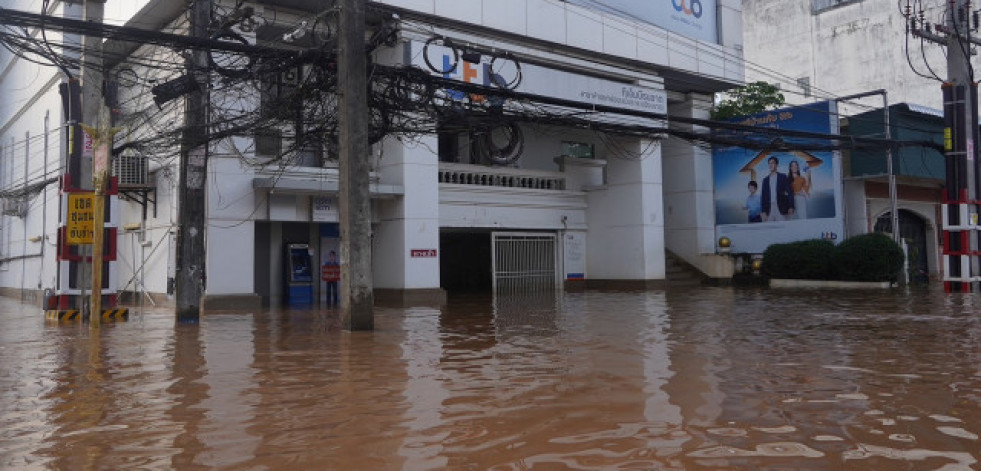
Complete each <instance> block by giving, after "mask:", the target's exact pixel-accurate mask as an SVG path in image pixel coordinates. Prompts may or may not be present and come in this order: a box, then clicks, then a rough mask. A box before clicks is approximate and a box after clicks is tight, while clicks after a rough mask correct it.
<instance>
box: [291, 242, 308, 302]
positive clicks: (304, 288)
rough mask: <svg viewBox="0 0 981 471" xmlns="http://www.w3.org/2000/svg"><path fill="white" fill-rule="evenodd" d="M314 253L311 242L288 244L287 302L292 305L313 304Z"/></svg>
mask: <svg viewBox="0 0 981 471" xmlns="http://www.w3.org/2000/svg"><path fill="white" fill-rule="evenodd" d="M313 283H314V278H313V253H312V252H311V250H310V245H309V244H289V245H287V246H286V303H287V304H288V305H290V306H309V305H312V304H313Z"/></svg>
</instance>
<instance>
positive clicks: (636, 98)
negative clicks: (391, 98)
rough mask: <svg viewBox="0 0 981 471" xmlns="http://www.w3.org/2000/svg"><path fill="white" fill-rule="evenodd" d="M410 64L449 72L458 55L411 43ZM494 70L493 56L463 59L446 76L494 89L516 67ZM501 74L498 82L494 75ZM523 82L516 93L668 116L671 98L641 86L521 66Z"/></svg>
mask: <svg viewBox="0 0 981 471" xmlns="http://www.w3.org/2000/svg"><path fill="white" fill-rule="evenodd" d="M408 47H409V48H410V49H409V51H408V53H409V54H408V56H409V61H410V65H414V66H417V67H419V68H421V69H422V70H427V71H431V69H430V68H429V66H428V65H427V64H426V59H427V58H428V59H429V61H430V62H431V63H432V64H434V66H436V67H438V68H443V67H445V69H450V68H451V67H452V66H453V63H454V60H455V55H454V53H453V51H452V50H451V49H449V48H447V47H443V46H435V45H431V46H430V47H429V48H428V50H424V49H425V44H424V43H421V42H411V43H409V46H408ZM497 67H498V69H492V67H491V57H488V56H483V57H482V58H481V62H480V63H475V64H472V63H469V62H466V61H464V60H462V59H460V60H459V61H458V62H457V63H456V68H455V69H454V70H452V71H451V72H449V73H446V74H443V76H444V77H445V78H448V79H453V80H459V81H461V82H466V83H472V84H476V85H485V86H493V85H494V83H495V82H497V83H511V82H512V81H514V77H513V76H511V75H513V74H512V71H513V70H514V69H513V66H512V67H511V68H508V67H507V65H498V66H497ZM495 74H496V75H498V77H497V80H495V77H494V75H495ZM521 76H522V79H521V82H520V83H519V84H518V86H517V88H516V89H515V91H517V92H522V93H530V94H534V95H541V96H547V97H551V98H558V99H562V100H569V101H575V102H579V103H582V104H585V105H600V106H610V107H614V108H623V109H626V110H631V111H640V112H645V113H652V114H667V112H668V97H667V93H666V92H665V91H664V90H660V89H656V88H650V87H640V86H636V85H631V84H627V83H622V82H614V81H612V80H606V79H601V78H597V77H591V76H588V75H581V74H575V73H571V72H565V71H561V70H556V69H549V68H547V67H541V66H537V65H534V64H527V63H522V64H521Z"/></svg>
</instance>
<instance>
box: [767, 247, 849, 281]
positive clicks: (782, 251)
mask: <svg viewBox="0 0 981 471" xmlns="http://www.w3.org/2000/svg"><path fill="white" fill-rule="evenodd" d="M834 250H835V244H834V243H832V242H830V241H827V240H823V239H813V240H802V241H799V242H790V243H787V244H773V245H771V246H769V247H768V248H767V249H766V252H764V253H763V272H764V273H766V275H767V276H769V277H770V278H784V279H801V280H830V279H833V278H834V267H833V266H832V265H831V254H832V253H833V252H834Z"/></svg>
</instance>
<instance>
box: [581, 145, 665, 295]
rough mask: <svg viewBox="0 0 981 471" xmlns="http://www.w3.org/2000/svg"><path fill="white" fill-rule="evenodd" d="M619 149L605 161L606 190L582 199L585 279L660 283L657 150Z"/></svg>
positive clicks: (660, 199) (661, 240) (661, 238)
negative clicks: (585, 205)
mask: <svg viewBox="0 0 981 471" xmlns="http://www.w3.org/2000/svg"><path fill="white" fill-rule="evenodd" d="M619 149H621V151H620V152H619V153H618V154H617V155H611V156H610V157H609V159H608V161H607V162H608V167H607V183H606V187H605V188H603V189H598V190H594V191H590V192H589V193H588V196H587V202H588V203H589V207H588V209H587V210H586V213H587V217H588V223H589V229H588V233H587V237H588V241H587V255H586V264H587V271H588V273H589V277H590V278H591V279H600V280H660V279H664V274H665V267H664V201H663V186H662V178H661V176H662V173H661V146H660V144H658V143H656V142H653V141H646V140H638V139H621V140H620V145H619Z"/></svg>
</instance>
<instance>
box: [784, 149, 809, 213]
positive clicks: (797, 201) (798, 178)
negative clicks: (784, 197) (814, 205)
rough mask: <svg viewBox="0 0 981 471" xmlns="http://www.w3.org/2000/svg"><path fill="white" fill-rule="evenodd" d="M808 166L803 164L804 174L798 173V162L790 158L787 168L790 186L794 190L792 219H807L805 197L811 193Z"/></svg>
mask: <svg viewBox="0 0 981 471" xmlns="http://www.w3.org/2000/svg"><path fill="white" fill-rule="evenodd" d="M809 170H810V166H808V165H807V164H806V163H805V164H804V175H803V176H802V175H801V173H800V163H799V162H797V160H791V161H790V166H789V167H788V168H787V174H788V177H789V178H790V188H791V190H793V192H794V219H807V197H808V196H810V195H811V172H809Z"/></svg>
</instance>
